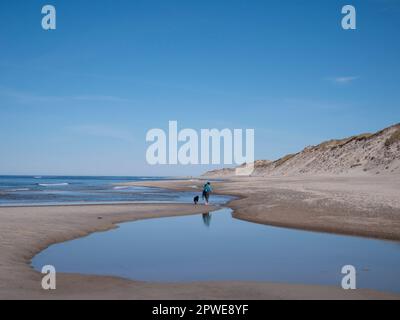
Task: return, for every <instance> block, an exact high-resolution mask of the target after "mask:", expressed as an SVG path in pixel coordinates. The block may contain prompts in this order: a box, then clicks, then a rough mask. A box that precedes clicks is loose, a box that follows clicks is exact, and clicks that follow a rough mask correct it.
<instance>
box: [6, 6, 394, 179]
mask: <svg viewBox="0 0 400 320" xmlns="http://www.w3.org/2000/svg"><path fill="white" fill-rule="evenodd" d="M45 4H53V5H55V6H56V9H57V30H55V31H47V32H46V31H44V30H42V28H41V18H42V15H41V7H42V6H43V5H45ZM345 4H353V5H354V6H355V7H356V9H357V30H356V31H344V30H343V29H341V24H340V21H341V17H342V15H341V8H342V6H343V5H345ZM399 39H400V1H397V0H363V1H353V0H351V1H348V0H346V1H334V0H329V1H300V0H299V1H295V0H292V1H289V0H288V1H281V0H279V1H268V0H262V1H251V0H249V1H244V0H229V1H228V0H225V1H222V0H212V1H211V0H210V1H209V0H201V1H200V0H191V1H187V0H181V1H174V0H169V1H165V0H160V1H155V0H152V1H149V0H143V1H142V0H141V1H139V0H118V1H111V0H98V1H77V0H62V1H58V0H46V1H36V0H29V1H26V0H13V1H10V0H7V1H1V2H0V150H1V156H0V174H77V175H80V174H88V175H176V174H197V173H200V172H201V171H202V170H204V169H205V168H201V167H196V168H190V167H189V168H187V167H180V166H179V167H176V166H172V167H168V166H167V167H149V166H147V165H146V161H145V150H146V147H147V145H146V142H145V135H146V132H147V130H149V129H151V128H157V127H161V128H165V129H166V128H167V124H168V121H169V120H178V122H179V125H180V127H181V128H182V127H190V128H195V129H200V128H213V127H216V128H219V129H223V128H225V127H228V128H232V129H233V128H254V129H255V130H256V145H255V147H256V158H258V159H275V158H278V157H280V156H282V155H284V154H287V153H291V152H296V151H299V150H301V149H302V148H303V147H305V146H307V145H310V144H317V143H319V142H320V141H323V140H327V139H331V138H340V137H345V136H349V135H353V134H357V133H362V132H372V131H376V130H379V129H381V128H384V127H386V126H389V125H391V124H394V123H397V122H399V121H400V104H399V102H400V90H399V89H400V85H399V84H400V40H399Z"/></svg>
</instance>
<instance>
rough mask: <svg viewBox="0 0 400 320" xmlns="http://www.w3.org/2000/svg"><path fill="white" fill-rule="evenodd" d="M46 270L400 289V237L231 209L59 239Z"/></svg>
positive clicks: (46, 256) (40, 262)
mask: <svg viewBox="0 0 400 320" xmlns="http://www.w3.org/2000/svg"><path fill="white" fill-rule="evenodd" d="M32 265H33V267H34V268H35V269H36V270H39V271H40V270H41V268H42V267H43V266H44V265H53V266H54V267H55V268H56V270H57V271H59V272H71V273H81V274H96V275H113V276H119V277H124V278H129V279H133V280H143V281H158V282H171V281H172V282H181V281H210V280H211V281H212V280H247V281H269V282H281V283H299V284H317V285H332V286H338V287H340V286H341V280H342V278H343V277H344V275H342V274H341V270H342V267H343V266H345V265H353V266H354V267H355V268H356V270H357V276H356V284H357V288H370V289H376V290H382V291H393V292H400V242H391V241H381V240H374V239H367V238H360V237H350V236H342V235H334V234H326V233H318V232H307V231H301V230H293V229H286V228H277V227H271V226H266V225H260V224H255V223H250V222H246V221H241V220H238V219H234V218H233V217H232V215H231V210H229V209H222V210H220V211H219V212H216V213H212V214H204V215H193V216H183V217H170V218H160V219H150V220H141V221H134V222H128V223H123V224H120V225H119V228H117V229H113V230H109V231H106V232H98V233H93V234H91V235H89V236H87V237H84V238H81V239H76V240H72V241H68V242H65V243H60V244H55V245H52V246H50V247H49V248H48V249H46V250H44V251H43V252H41V253H39V254H38V255H37V256H36V257H34V259H33V261H32Z"/></svg>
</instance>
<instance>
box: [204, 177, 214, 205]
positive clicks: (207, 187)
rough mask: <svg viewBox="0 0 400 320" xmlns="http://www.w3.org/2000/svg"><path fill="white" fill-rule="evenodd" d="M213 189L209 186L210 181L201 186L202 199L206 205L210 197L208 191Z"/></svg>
mask: <svg viewBox="0 0 400 320" xmlns="http://www.w3.org/2000/svg"><path fill="white" fill-rule="evenodd" d="M212 191H213V189H212V187H211V183H210V182H207V183H206V184H205V185H204V187H203V200H205V201H206V206H207V205H208V203H209V199H210V193H211V192H212Z"/></svg>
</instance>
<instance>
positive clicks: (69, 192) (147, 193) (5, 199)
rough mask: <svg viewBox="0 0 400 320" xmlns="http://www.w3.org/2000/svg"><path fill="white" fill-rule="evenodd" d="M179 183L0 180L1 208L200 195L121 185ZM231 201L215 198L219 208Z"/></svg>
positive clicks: (126, 179) (107, 179)
mask: <svg viewBox="0 0 400 320" xmlns="http://www.w3.org/2000/svg"><path fill="white" fill-rule="evenodd" d="M171 179H172V180H180V179H177V178H171V177H102V176H97V177H94V176H88V177H84V176H0V206H21V205H60V204H96V203H132V202H163V203H164V202H165V203H175V202H179V203H186V202H187V203H190V202H192V201H193V197H194V196H196V195H201V191H200V190H198V189H197V188H196V186H195V184H193V186H192V188H193V191H191V192H174V191H169V190H165V189H160V188H153V187H137V186H127V185H124V184H126V183H129V182H143V181H156V180H171ZM229 199H231V198H230V197H224V196H216V197H214V203H218V204H222V203H225V202H227V201H228V200H229Z"/></svg>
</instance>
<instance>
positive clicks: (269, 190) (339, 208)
mask: <svg viewBox="0 0 400 320" xmlns="http://www.w3.org/2000/svg"><path fill="white" fill-rule="evenodd" d="M206 180H207V179H206V178H202V177H201V178H199V179H196V180H193V179H192V180H186V181H172V180H171V181H168V180H165V181H151V182H150V181H149V182H133V183H126V184H124V185H135V186H145V187H157V188H164V189H169V190H174V191H189V190H191V191H193V190H201V189H193V188H192V186H193V184H197V186H198V187H201V185H202V184H203V183H204V181H206ZM213 185H214V186H215V188H214V190H215V192H214V194H218V195H227V196H233V197H235V198H236V199H233V200H231V201H229V202H228V203H227V204H226V206H227V207H229V208H230V209H232V210H233V216H234V217H235V218H237V219H241V220H245V221H248V222H255V223H259V224H266V225H270V226H275V227H281V228H290V229H299V230H305V231H314V232H326V233H333V234H338V235H348V236H356V237H365V238H371V239H380V240H390V241H400V198H399V197H398V190H400V179H398V178H397V177H387V176H385V177H332V176H326V177H325V176H318V177H312V178H310V177H308V178H304V177H279V178H277V177H272V178H231V179H226V180H223V181H217V182H213ZM360 186H362V187H363V189H362V190H357V187H360ZM346 188H347V189H348V190H346ZM385 192H386V193H385ZM211 201H212V199H211Z"/></svg>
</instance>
